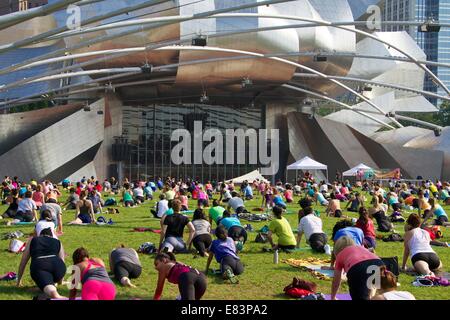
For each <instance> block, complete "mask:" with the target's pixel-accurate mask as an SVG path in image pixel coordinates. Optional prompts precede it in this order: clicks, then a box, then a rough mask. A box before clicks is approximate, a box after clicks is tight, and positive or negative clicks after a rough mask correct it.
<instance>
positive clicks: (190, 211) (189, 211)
mask: <svg viewBox="0 0 450 320" xmlns="http://www.w3.org/2000/svg"><path fill="white" fill-rule="evenodd" d="M181 213H183V214H192V213H194V210H187V211H181Z"/></svg>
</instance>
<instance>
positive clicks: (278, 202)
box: [273, 191, 286, 209]
mask: <svg viewBox="0 0 450 320" xmlns="http://www.w3.org/2000/svg"><path fill="white" fill-rule="evenodd" d="M275 192H276V193H275V195H274V197H273V204H274V205H275V206H277V207H280V208H283V209H286V203H284V201H283V198H282V197H281V195H280V194H279V193H278V192H277V191H275Z"/></svg>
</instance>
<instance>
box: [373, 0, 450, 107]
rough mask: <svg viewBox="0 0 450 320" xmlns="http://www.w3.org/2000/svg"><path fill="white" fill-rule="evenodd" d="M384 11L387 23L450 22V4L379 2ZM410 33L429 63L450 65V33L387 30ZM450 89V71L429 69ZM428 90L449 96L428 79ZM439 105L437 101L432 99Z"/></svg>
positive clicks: (441, 0) (410, 0) (412, 0)
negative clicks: (430, 20)
mask: <svg viewBox="0 0 450 320" xmlns="http://www.w3.org/2000/svg"><path fill="white" fill-rule="evenodd" d="M379 5H380V7H381V8H382V15H383V17H382V20H383V21H426V20H428V19H430V18H433V19H435V20H439V22H440V23H449V22H450V0H383V1H380V2H379ZM403 30H404V31H407V32H408V33H409V34H410V35H411V36H412V37H413V38H414V39H415V40H416V42H417V43H418V45H419V46H420V47H421V48H422V50H423V51H424V52H425V54H426V55H427V60H429V61H435V62H441V63H449V62H450V30H449V29H448V28H441V31H440V32H439V33H437V32H431V33H423V32H419V31H418V28H417V27H412V26H411V27H408V26H384V27H383V31H403ZM429 69H430V70H431V71H432V72H433V73H434V74H436V75H437V76H438V77H439V78H440V79H441V80H442V81H443V82H444V84H445V85H446V86H449V85H450V70H449V69H448V68H445V67H436V66H429ZM424 90H426V91H431V92H435V93H436V92H437V93H438V94H441V95H445V92H444V90H443V89H442V88H439V87H438V86H437V85H436V84H435V83H433V81H432V80H431V79H430V78H429V77H428V76H426V77H425V84H424ZM429 100H430V101H431V102H432V103H434V104H437V103H438V101H437V100H436V99H433V98H430V99H429Z"/></svg>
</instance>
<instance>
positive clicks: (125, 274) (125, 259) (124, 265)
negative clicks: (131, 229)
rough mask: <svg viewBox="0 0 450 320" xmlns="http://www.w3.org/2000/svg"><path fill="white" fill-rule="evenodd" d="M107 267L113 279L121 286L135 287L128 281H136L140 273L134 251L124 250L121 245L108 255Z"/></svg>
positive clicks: (137, 258)
mask: <svg viewBox="0 0 450 320" xmlns="http://www.w3.org/2000/svg"><path fill="white" fill-rule="evenodd" d="M109 266H110V268H111V272H113V273H114V277H115V278H116V279H117V280H118V281H120V283H121V284H122V285H123V286H126V287H133V288H135V287H136V286H135V285H134V284H132V283H131V281H130V279H137V278H139V276H140V275H141V273H142V265H141V261H140V260H139V256H138V254H137V252H136V250H134V249H132V248H125V246H124V245H123V244H122V245H120V247H119V248H116V249H114V250H113V251H111V253H110V254H109Z"/></svg>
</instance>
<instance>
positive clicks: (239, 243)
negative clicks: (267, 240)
mask: <svg viewBox="0 0 450 320" xmlns="http://www.w3.org/2000/svg"><path fill="white" fill-rule="evenodd" d="M242 249H244V243H243V242H242V241H236V250H237V251H242Z"/></svg>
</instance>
